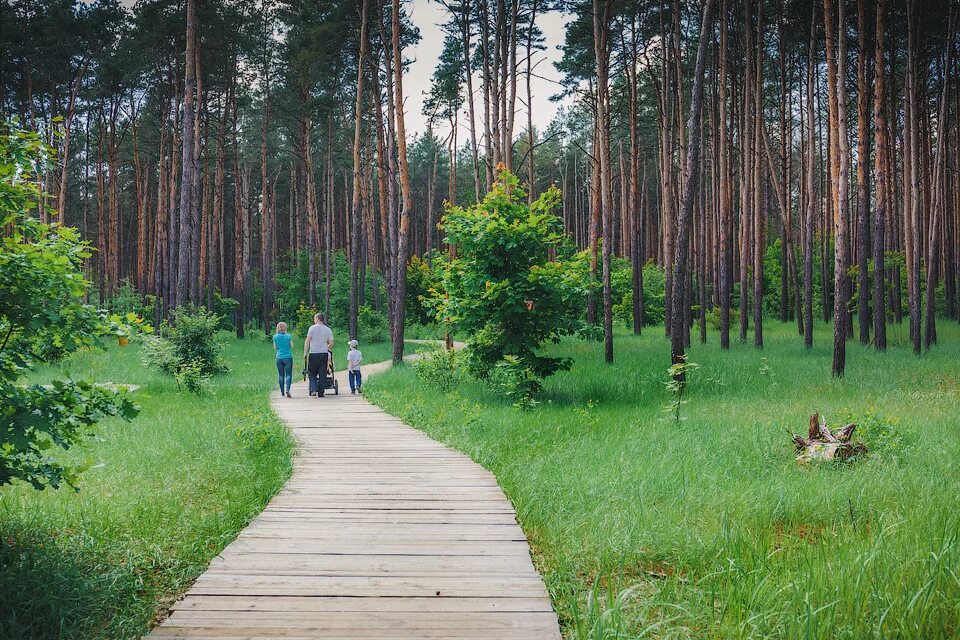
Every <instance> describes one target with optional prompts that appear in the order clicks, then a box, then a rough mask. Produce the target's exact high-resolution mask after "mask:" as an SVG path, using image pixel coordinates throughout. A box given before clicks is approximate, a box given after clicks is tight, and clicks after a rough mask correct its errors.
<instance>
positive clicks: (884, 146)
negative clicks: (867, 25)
mask: <svg viewBox="0 0 960 640" xmlns="http://www.w3.org/2000/svg"><path fill="white" fill-rule="evenodd" d="M860 1H861V2H862V1H863V0H860ZM876 10H877V28H876V44H875V52H874V53H875V62H874V81H873V129H874V133H873V135H874V146H875V156H874V185H875V187H874V188H875V190H876V206H875V207H874V211H873V237H872V240H873V245H872V249H873V346H874V348H875V349H876V350H877V351H886V350H887V311H886V295H885V292H884V288H885V282H884V279H885V277H886V268H885V266H884V251H885V245H884V232H885V227H886V217H887V199H888V197H887V189H888V185H887V176H886V171H887V162H888V160H887V153H888V143H887V121H886V113H885V111H884V97H885V92H886V84H885V83H886V79H887V68H886V64H885V63H884V59H883V51H884V38H885V37H886V24H885V22H884V20H885V18H886V13H887V0H877V2H876Z"/></svg>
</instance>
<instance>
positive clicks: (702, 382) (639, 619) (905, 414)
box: [366, 323, 960, 640]
mask: <svg viewBox="0 0 960 640" xmlns="http://www.w3.org/2000/svg"><path fill="white" fill-rule="evenodd" d="M765 330H766V334H767V335H766V338H767V348H766V349H764V350H763V351H758V350H755V349H754V348H752V346H748V345H740V344H735V345H734V347H733V348H732V349H730V350H729V351H728V352H723V351H721V350H720V349H719V347H718V346H717V344H716V342H717V340H716V336H715V335H711V336H710V341H711V342H710V344H707V345H703V346H701V345H699V344H695V345H694V346H693V348H692V349H691V352H690V360H691V361H694V362H697V363H699V364H700V368H699V369H698V370H696V371H695V372H694V373H693V374H692V376H691V382H690V385H689V386H688V388H687V396H686V399H688V400H689V402H688V403H687V404H686V405H684V407H683V412H682V416H683V418H684V419H682V420H680V421H676V420H674V417H673V415H672V414H670V413H669V412H667V411H665V407H666V406H667V405H668V404H669V397H668V391H667V390H666V388H665V385H664V382H665V381H666V369H667V367H668V366H669V345H668V343H667V342H666V341H665V340H664V339H663V330H662V328H660V329H657V328H650V329H647V330H646V331H645V333H644V335H643V336H642V337H635V336H633V335H629V334H626V333H619V334H618V335H617V337H616V341H615V345H616V362H615V364H613V365H606V364H605V363H604V362H603V352H602V345H600V344H597V343H586V342H579V341H573V340H569V341H564V342H563V343H562V344H560V345H558V346H557V347H556V349H557V351H559V352H563V353H566V354H570V355H572V356H574V358H575V365H574V367H573V369H572V370H571V371H569V372H566V373H562V374H559V375H557V376H554V377H553V378H551V379H549V380H548V382H547V385H546V393H545V396H544V398H543V399H542V400H543V402H542V403H541V404H540V405H539V406H537V407H536V408H535V409H533V410H529V411H523V410H519V409H516V408H514V407H512V406H511V404H510V402H509V400H506V399H504V398H500V397H497V396H496V395H494V394H492V393H491V391H490V389H489V387H488V386H486V385H484V384H483V383H480V382H475V381H473V382H467V383H464V384H463V385H461V386H460V387H459V388H458V389H456V390H454V391H453V392H451V393H450V394H438V393H437V392H436V391H435V390H433V389H426V388H423V386H422V385H421V384H419V381H418V380H417V379H416V377H415V376H414V374H413V372H412V371H411V368H409V367H400V368H397V369H395V370H393V371H390V372H387V373H385V374H383V375H381V376H378V377H375V378H373V379H371V381H370V384H369V385H368V387H367V389H366V391H367V392H368V396H369V397H371V398H373V399H374V400H375V401H376V402H378V403H380V404H381V405H382V406H383V407H384V408H386V409H387V410H388V411H390V412H391V413H394V414H396V415H399V416H402V417H404V418H405V419H407V420H408V421H410V422H411V423H412V424H414V425H415V426H417V427H419V428H421V429H423V430H424V431H426V432H427V433H429V434H430V435H432V436H433V437H435V438H437V439H439V440H442V441H444V442H447V443H449V444H451V445H453V446H455V447H457V448H459V449H461V450H463V451H465V452H467V453H468V454H470V455H471V456H472V457H473V458H474V459H475V460H477V461H478V462H480V463H481V464H483V465H484V466H486V467H487V468H489V469H491V470H492V471H494V473H495V474H496V475H497V478H498V480H499V481H500V483H501V485H502V486H503V487H504V489H505V491H506V493H507V494H508V495H509V497H510V498H511V500H512V501H513V503H514V505H515V506H516V509H517V513H518V517H519V519H520V521H521V524H522V526H523V528H524V530H525V531H526V533H527V535H528V538H529V539H530V541H531V545H532V548H533V550H534V557H535V561H536V562H537V564H538V566H539V568H540V569H541V570H542V572H543V573H544V575H545V578H546V581H547V585H548V588H549V590H550V593H551V596H552V598H553V600H554V604H555V606H556V608H557V610H558V612H559V613H560V616H561V620H562V623H563V626H564V630H565V634H566V635H567V636H568V637H569V638H577V639H578V640H579V639H584V640H586V639H591V640H600V639H604V638H640V637H654V638H771V637H772V638H850V639H854V638H857V639H859V638H934V639H935V638H951V637H956V636H957V635H958V634H960V605H958V602H960V571H958V569H957V567H960V541H958V532H960V473H958V466H957V465H958V463H957V460H958V459H960V367H958V364H957V363H958V362H960V330H958V327H957V326H956V325H953V324H947V323H942V325H941V327H939V337H940V345H939V346H937V347H935V348H934V349H933V350H932V351H930V352H929V353H926V354H924V355H923V356H922V357H916V356H914V355H913V354H912V353H911V352H910V351H909V348H908V347H907V346H905V345H902V344H892V345H891V349H890V351H888V352H887V353H885V354H878V353H875V352H874V351H873V350H871V349H868V348H864V347H861V346H860V345H858V344H855V343H851V344H850V346H848V365H847V376H846V377H845V378H844V379H842V380H835V379H832V378H831V377H830V357H831V352H830V347H831V343H830V328H829V327H826V326H818V327H817V335H816V341H815V345H816V346H815V348H814V349H813V350H812V351H810V352H807V351H806V350H805V349H804V348H803V345H802V341H801V340H800V339H799V338H798V337H797V335H796V329H795V327H793V326H791V325H779V324H776V323H768V326H767V327H765ZM896 335H897V334H896V331H894V332H893V336H894V338H896ZM894 342H896V340H894ZM901 342H902V340H901ZM814 411H819V412H820V413H821V415H824V416H825V417H826V418H827V420H828V421H829V422H830V424H833V425H835V424H838V423H840V422H841V421H843V420H847V419H851V420H853V421H856V422H859V423H861V424H862V425H863V426H862V427H861V429H860V430H859V432H858V434H856V436H855V437H859V438H863V439H865V440H866V441H867V444H868V445H869V446H870V447H871V449H872V453H871V455H869V456H868V457H867V458H866V459H864V460H861V461H859V462H856V463H852V464H847V465H833V464H824V465H819V466H813V467H809V468H801V467H799V466H798V465H797V464H796V462H795V461H794V454H793V450H792V445H791V443H790V440H789V437H788V436H787V434H786V430H788V429H789V430H793V431H796V432H803V431H804V430H805V428H806V422H807V418H808V416H809V415H810V414H811V413H812V412H814Z"/></svg>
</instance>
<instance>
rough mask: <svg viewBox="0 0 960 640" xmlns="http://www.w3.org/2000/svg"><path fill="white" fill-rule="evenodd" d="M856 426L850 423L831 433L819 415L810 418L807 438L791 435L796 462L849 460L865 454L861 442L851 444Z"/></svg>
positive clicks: (865, 447) (864, 446)
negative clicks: (795, 451)
mask: <svg viewBox="0 0 960 640" xmlns="http://www.w3.org/2000/svg"><path fill="white" fill-rule="evenodd" d="M856 428H857V425H855V424H853V423H850V424H848V425H845V426H843V427H841V428H840V429H837V431H835V432H831V431H830V428H829V427H827V422H826V420H824V419H822V418H821V417H820V414H819V413H814V414H813V415H812V416H810V427H809V429H808V431H807V437H806V438H804V437H802V436H799V435H797V434H796V433H791V434H790V435H791V437H792V438H793V444H794V446H795V447H796V450H797V462H798V463H800V464H806V463H808V462H813V461H820V460H849V459H850V458H852V457H854V456H857V455H860V454H863V453H866V452H867V446H866V445H865V444H864V443H862V442H851V441H850V438H851V436H853V432H854V430H855V429H856Z"/></svg>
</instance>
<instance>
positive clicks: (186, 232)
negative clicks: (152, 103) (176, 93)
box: [173, 0, 197, 306]
mask: <svg viewBox="0 0 960 640" xmlns="http://www.w3.org/2000/svg"><path fill="white" fill-rule="evenodd" d="M196 22H197V7H196V0H187V33H186V60H185V63H184V74H183V141H182V142H183V150H182V151H181V158H182V161H183V167H182V171H181V174H180V212H179V232H178V233H177V240H178V242H179V245H178V255H177V285H176V288H175V290H174V297H173V305H174V306H177V305H180V304H183V303H185V302H187V301H188V298H189V293H190V263H191V261H192V260H193V256H191V254H190V250H191V237H192V234H193V232H194V230H193V228H192V225H191V222H192V217H193V216H192V208H193V206H194V202H195V200H196V194H195V193H194V174H195V173H196V171H197V167H196V164H195V163H194V155H193V146H194V141H193V139H194V136H195V135H196V132H195V128H196V123H195V114H196V104H195V101H194V93H195V91H196V87H197V77H196V60H195V56H196V46H197V26H196Z"/></svg>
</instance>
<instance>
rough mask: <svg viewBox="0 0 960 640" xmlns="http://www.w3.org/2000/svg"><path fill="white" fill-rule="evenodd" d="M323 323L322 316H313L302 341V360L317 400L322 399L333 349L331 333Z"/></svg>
mask: <svg viewBox="0 0 960 640" xmlns="http://www.w3.org/2000/svg"><path fill="white" fill-rule="evenodd" d="M323 321H324V318H323V315H322V314H319V313H318V314H316V315H315V316H313V326H312V327H310V330H309V331H307V339H306V340H304V341H303V359H304V360H306V361H307V374H308V376H309V379H310V388H311V389H316V390H317V397H318V398H322V397H323V391H324V388H325V387H326V382H327V360H328V358H329V357H330V349H332V348H333V331H331V330H330V327H328V326H327V325H326V324H324V322H323Z"/></svg>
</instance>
